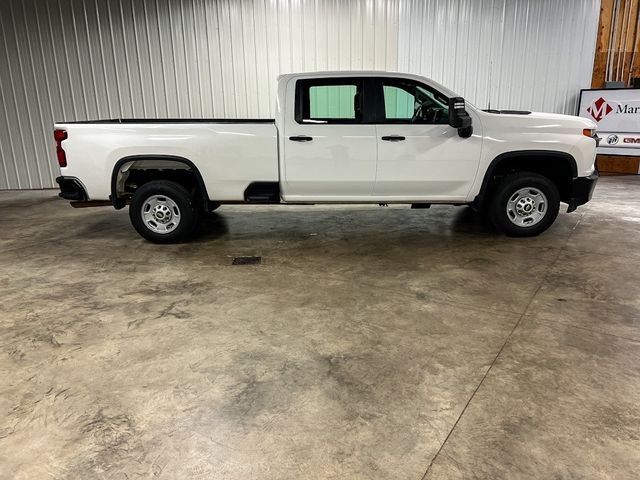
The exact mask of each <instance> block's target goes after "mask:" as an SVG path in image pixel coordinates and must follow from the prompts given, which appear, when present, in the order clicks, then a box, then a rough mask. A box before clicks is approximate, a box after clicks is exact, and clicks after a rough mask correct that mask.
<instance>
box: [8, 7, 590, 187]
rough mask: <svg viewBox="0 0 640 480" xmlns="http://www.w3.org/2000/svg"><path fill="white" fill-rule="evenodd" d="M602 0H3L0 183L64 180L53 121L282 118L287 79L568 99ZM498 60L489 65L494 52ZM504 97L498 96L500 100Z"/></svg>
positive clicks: (582, 80)
mask: <svg viewBox="0 0 640 480" xmlns="http://www.w3.org/2000/svg"><path fill="white" fill-rule="evenodd" d="M598 6H599V2H598V0H567V1H563V2H557V1H551V0H548V1H543V0H528V1H527V0H510V1H508V0H482V1H474V0H459V1H447V0H440V1H435V0H425V1H418V0H352V1H346V0H345V1H343V0H254V1H250V0H146V1H143V0H47V1H43V0H3V1H2V2H0V101H1V102H2V108H1V109H0V125H2V126H3V127H2V128H0V189H7V188H46V187H52V186H54V179H55V177H56V176H57V174H58V167H57V163H56V160H55V151H54V145H53V139H52V133H51V130H52V125H53V122H54V121H55V120H58V121H72V120H86V119H97V118H108V117H110V118H115V117H163V118H169V117H263V118H265V117H266V118H268V117H271V116H273V111H274V103H275V78H276V76H277V75H278V74H280V73H288V72H293V71H313V70H337V69H355V70H357V69H379V70H403V71H410V72H416V73H422V74H426V75H429V76H432V77H433V78H434V79H436V80H438V81H441V82H442V83H444V84H447V85H448V86H451V87H452V88H453V89H454V90H457V91H459V92H460V93H461V94H462V95H466V96H468V97H469V99H470V100H471V101H473V102H474V103H477V104H478V105H480V106H485V105H486V103H487V99H488V85H489V71H491V72H492V74H491V92H492V95H491V102H492V107H493V106H495V107H501V108H507V107H514V108H520V107H521V108H525V107H526V108H528V107H531V106H532V107H534V108H536V109H542V110H548V111H557V112H569V113H573V112H572V106H573V105H574V97H575V94H576V92H577V89H578V88H580V87H585V86H588V84H589V81H590V75H591V67H592V62H593V50H594V44H595V29H596V28H597V23H598ZM490 59H491V68H489V60H490ZM494 98H495V100H494Z"/></svg>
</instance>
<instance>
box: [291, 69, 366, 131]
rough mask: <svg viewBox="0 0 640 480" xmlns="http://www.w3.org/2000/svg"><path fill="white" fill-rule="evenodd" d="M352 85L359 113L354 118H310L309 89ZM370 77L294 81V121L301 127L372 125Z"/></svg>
mask: <svg viewBox="0 0 640 480" xmlns="http://www.w3.org/2000/svg"><path fill="white" fill-rule="evenodd" d="M341 85H354V86H355V87H356V95H358V94H359V95H360V97H359V99H358V103H359V112H358V111H357V110H356V109H354V110H355V118H310V108H311V100H310V93H309V92H310V89H311V88H312V87H325V86H341ZM372 92H373V79H372V78H371V77H324V78H322V77H320V78H308V79H300V80H296V88H295V109H294V110H295V114H294V116H295V121H296V123H299V124H301V125H361V124H372V123H374V115H375V107H376V103H377V102H376V99H375V97H374V96H373V95H372V94H371V93H372Z"/></svg>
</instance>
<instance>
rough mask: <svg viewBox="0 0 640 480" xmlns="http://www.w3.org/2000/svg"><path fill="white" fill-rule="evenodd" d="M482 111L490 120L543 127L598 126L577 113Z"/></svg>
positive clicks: (592, 127) (593, 127)
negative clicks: (576, 114)
mask: <svg viewBox="0 0 640 480" xmlns="http://www.w3.org/2000/svg"><path fill="white" fill-rule="evenodd" d="M482 113H483V114H484V116H485V117H486V118H487V119H488V120H491V118H495V119H500V120H506V121H509V122H514V123H526V124H528V125H532V124H539V125H540V126H541V127H542V126H547V127H552V126H557V127H575V128H591V129H595V128H597V127H598V125H597V124H596V123H595V122H594V121H593V120H589V119H588V118H584V117H578V116H575V115H563V114H560V113H544V112H529V111H526V110H482Z"/></svg>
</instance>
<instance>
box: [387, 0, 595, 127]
mask: <svg viewBox="0 0 640 480" xmlns="http://www.w3.org/2000/svg"><path fill="white" fill-rule="evenodd" d="M401 8H402V11H401V13H400V28H399V34H400V38H399V41H398V49H399V52H398V69H399V70H401V71H408V72H410V73H417V74H420V75H425V76H427V77H430V78H432V79H434V80H436V81H437V82H439V83H442V84H443V85H446V86H447V87H449V88H450V89H451V90H453V91H455V92H457V93H460V94H461V95H463V96H464V97H465V98H466V99H468V100H469V101H470V102H471V103H473V104H474V105H476V106H478V107H481V108H487V107H488V106H489V102H491V108H498V109H500V108H502V109H523V110H534V111H540V112H553V113H566V114H569V115H575V114H576V111H577V102H578V94H579V91H580V89H581V88H589V86H590V85H591V74H592V71H593V58H594V54H595V46H596V32H597V29H598V19H599V14H600V0H562V1H559V0H481V1H474V0H460V1H449V0H407V1H406V2H403V3H402V4H401Z"/></svg>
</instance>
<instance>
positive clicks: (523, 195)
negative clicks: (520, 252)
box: [489, 172, 560, 237]
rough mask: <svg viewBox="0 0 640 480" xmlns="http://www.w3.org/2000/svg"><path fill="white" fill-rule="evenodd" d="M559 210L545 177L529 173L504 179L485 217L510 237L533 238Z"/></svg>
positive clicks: (552, 186)
mask: <svg viewBox="0 0 640 480" xmlns="http://www.w3.org/2000/svg"><path fill="white" fill-rule="evenodd" d="M559 209H560V194H559V193H558V188H557V187H556V186H555V184H554V183H553V182H552V181H551V180H549V179H548V178H547V177H544V176H542V175H539V174H537V173H533V172H520V173H514V174H511V175H508V176H506V177H504V178H503V179H502V180H501V181H500V184H499V185H498V187H497V188H496V190H495V192H494V194H493V196H492V198H491V200H490V204H489V217H490V218H491V221H492V222H493V224H494V225H495V226H496V228H497V229H498V230H501V231H502V232H504V233H505V234H507V235H509V236H511V237H533V236H535V235H539V234H541V233H542V232H544V231H545V230H546V229H547V228H549V227H550V226H551V225H552V224H553V222H554V221H555V219H556V217H557V216H558V210H559Z"/></svg>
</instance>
